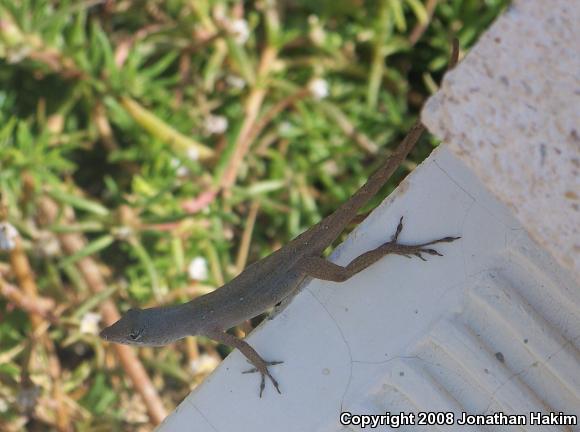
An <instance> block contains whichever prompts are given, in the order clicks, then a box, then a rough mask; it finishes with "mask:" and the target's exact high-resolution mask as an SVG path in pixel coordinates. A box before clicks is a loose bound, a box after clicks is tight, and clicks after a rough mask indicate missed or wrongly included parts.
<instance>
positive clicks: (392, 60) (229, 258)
mask: <svg viewBox="0 0 580 432" xmlns="http://www.w3.org/2000/svg"><path fill="white" fill-rule="evenodd" d="M506 3H507V0H487V1H483V0H481V1H478V0H447V1H433V0H376V1H364V0H333V1H328V0H324V1H318V2H311V1H305V0H295V1H292V0H285V1H282V0H280V1H278V2H275V1H274V0H263V1H245V2H237V1H233V0H230V1H228V0H205V1H195V0H190V1H186V0H168V1H165V2H164V1H160V0H134V1H131V0H125V1H118V2H115V1H82V2H79V1H66V0H65V1H56V0H53V1H47V0H38V1H36V0H0V191H1V194H2V196H1V200H2V202H1V204H2V210H1V214H0V215H1V217H2V220H3V221H7V222H9V223H10V224H12V225H13V226H14V227H16V229H17V230H18V232H19V233H20V235H21V237H22V245H23V248H24V251H25V254H26V256H27V257H28V260H29V262H30V265H31V266H32V273H31V274H32V275H33V278H34V282H35V284H36V285H37V289H38V294H39V295H40V296H41V297H43V298H46V299H52V300H53V302H54V305H55V307H54V309H53V310H52V313H53V314H54V317H53V318H54V319H53V321H52V323H50V325H46V326H45V327H44V329H43V330H42V332H44V334H45V335H48V338H49V339H50V340H51V341H52V343H53V344H54V351H53V352H51V350H50V349H48V348H47V347H46V346H44V345H43V344H42V343H40V342H39V340H40V337H39V335H38V331H40V330H37V331H36V332H33V331H32V330H33V328H34V326H32V324H31V315H33V314H32V313H31V311H30V310H26V308H25V309H24V310H23V309H22V308H21V307H19V305H18V302H14V301H13V300H9V299H7V298H5V297H0V429H1V430H7V431H9V430H22V429H27V430H51V429H56V430H70V429H67V428H69V427H70V426H69V425H72V427H73V428H74V429H78V430H115V429H119V430H137V429H143V430H148V429H150V428H151V425H152V424H153V422H152V421H151V420H150V419H149V418H148V416H147V411H146V409H145V408H144V404H143V402H142V400H141V399H140V397H139V395H138V394H136V392H135V390H134V389H133V386H132V384H131V383H130V381H129V380H128V379H126V376H125V374H124V371H123V369H122V368H121V366H120V365H119V363H118V362H117V361H116V357H115V356H114V355H113V354H112V353H111V352H110V350H109V349H108V348H105V347H104V344H103V343H102V342H101V341H100V340H99V339H98V338H97V336H95V335H94V334H91V332H90V331H81V323H82V322H83V320H84V319H85V320H86V319H87V318H86V314H87V313H88V312H91V311H93V312H98V311H99V305H100V304H101V302H102V301H104V300H106V299H112V300H113V301H114V303H115V304H116V305H117V306H118V308H119V309H120V310H121V311H124V310H126V309H128V308H129V307H137V306H139V307H143V305H154V304H161V303H166V302H175V301H185V300H187V299H189V298H191V297H192V296H194V295H199V294H200V293H203V292H207V290H211V289H214V288H216V287H218V286H220V285H221V284H222V283H223V281H227V280H229V279H231V278H232V277H233V276H235V274H236V273H237V272H238V271H240V270H241V269H242V268H243V266H244V265H245V263H246V262H252V261H255V260H256V259H258V258H260V257H262V256H265V255H267V254H268V253H270V252H272V251H273V250H274V249H276V248H277V247H279V246H280V245H282V244H284V243H285V242H286V241H288V240H289V239H291V238H292V237H294V236H296V235H297V234H299V233H300V232H301V231H302V230H304V229H305V228H307V227H309V226H310V225H312V224H313V223H315V222H317V221H318V220H320V218H321V217H323V216H324V215H326V214H328V213H330V212H331V211H332V210H333V209H334V208H336V206H337V205H338V204H340V203H341V202H342V201H344V200H345V199H346V198H348V196H349V195H350V194H351V193H352V192H353V191H354V190H355V189H356V188H357V187H358V186H360V185H361V184H362V183H363V182H364V181H365V179H366V178H367V176H368V174H369V173H370V172H371V171H372V170H373V169H374V168H375V167H376V166H377V164H378V163H379V162H380V161H381V160H382V159H383V158H384V156H385V155H386V154H388V150H389V149H390V148H393V146H394V145H396V142H397V140H398V139H399V138H400V137H402V136H403V134H404V133H405V132H406V130H407V129H408V127H409V126H410V125H411V124H412V123H413V121H414V120H415V119H416V118H417V115H418V112H419V109H420V107H421V106H422V104H423V102H424V101H425V99H426V98H427V97H428V96H429V95H430V94H431V93H432V92H434V91H435V90H436V84H435V83H438V82H439V80H440V78H441V76H442V73H443V70H444V68H445V65H446V62H447V59H448V56H449V46H450V40H451V38H452V37H453V36H457V37H458V38H459V41H460V45H461V47H462V50H466V49H468V48H469V47H470V46H471V45H472V44H473V43H474V42H475V41H476V39H477V38H478V36H479V35H480V34H481V33H482V32H483V31H484V30H485V29H486V28H487V27H488V26H489V25H490V23H491V22H492V21H493V20H494V19H495V18H496V17H497V16H498V14H499V13H500V12H501V11H502V9H503V8H504V7H505V6H506ZM244 26H246V27H244ZM246 29H247V34H245V30H246ZM246 36H247V37H246ZM321 80H322V81H321ZM324 83H326V85H327V86H328V95H326V96H325V97H322V98H320V97H316V95H315V94H313V93H312V88H313V86H314V87H316V85H318V86H319V87H320V86H322V88H321V89H320V90H324ZM260 92H263V94H262V96H263V98H258V97H257V96H256V95H259V94H260ZM320 96H323V95H320ZM256 99H259V100H258V101H256ZM256 102H258V103H257V104H255V105H252V104H253V103H256ZM278 108H279V110H278ZM278 111H279V112H278ZM253 114H255V115H256V117H257V120H256V121H253V120H252V119H253V117H252V115H253ZM216 116H219V117H218V118H222V120H221V122H222V123H223V119H226V120H227V127H225V128H223V131H220V130H214V131H213V132H212V131H211V130H210V129H211V126H212V125H211V121H212V120H213V121H214V123H215V120H216ZM218 123H219V122H218ZM256 124H257V125H258V126H260V127H259V130H258V129H256V127H257V126H256ZM218 126H219V125H218ZM221 126H224V125H223V124H222V125H221ZM244 127H250V129H251V130H252V131H254V132H255V133H254V136H250V138H247V139H246V141H244V137H241V133H240V131H243V130H244ZM218 129H219V128H218ZM351 129H352V130H351ZM353 131H354V132H353ZM242 134H243V132H242ZM243 145H248V151H247V152H242V154H241V157H240V158H238V159H239V160H233V158H235V157H236V154H237V153H236V151H237V150H239V148H240V147H241V146H243ZM434 145H436V143H435V141H434V140H433V139H429V140H425V141H424V142H423V143H421V144H420V146H419V148H418V150H417V151H415V152H414V153H413V155H412V158H413V160H412V161H410V162H407V163H406V164H405V166H404V167H403V169H401V170H400V172H399V173H398V175H397V176H396V178H394V179H393V181H392V182H391V183H390V184H389V186H388V187H387V188H386V189H387V190H385V194H386V193H387V192H388V191H390V190H392V189H393V188H394V187H395V186H396V184H397V183H398V181H399V180H400V179H401V178H402V176H403V175H405V174H406V172H408V171H409V170H410V169H412V168H413V166H414V164H415V163H417V162H420V161H421V160H422V159H423V158H424V157H425V156H426V155H427V154H428V153H429V152H430V151H431V149H432V147H433V146H434ZM192 149H194V150H193V153H195V154H197V156H198V158H197V159H195V158H191V155H192ZM232 166H233V167H234V170H233V172H234V173H235V176H234V177H233V179H234V180H235V181H234V182H233V183H231V184H226V188H225V193H220V194H218V195H216V196H215V197H214V199H213V200H211V199H210V200H208V202H207V203H206V204H205V205H202V206H201V208H200V209H199V211H195V212H192V211H189V210H188V209H189V208H190V207H188V206H187V204H188V203H191V201H192V200H195V199H196V198H198V197H200V196H203V194H204V193H205V194H207V193H208V191H211V190H213V188H215V187H218V186H220V185H223V184H224V178H225V177H227V176H228V175H231V174H232ZM385 194H383V196H384V195H385ZM41 197H50V199H51V200H52V201H53V202H55V203H56V204H57V205H58V208H59V209H60V210H59V211H60V213H59V217H58V218H57V219H56V221H53V222H51V223H48V224H46V223H44V224H43V223H42V221H41V218H40V219H39V213H42V212H41V210H40V209H39V199H40V198H41ZM379 200H380V197H378V198H377V199H376V200H375V203H378V202H379ZM71 210H74V219H70V214H71ZM252 212H255V214H256V215H257V216H256V217H257V220H256V223H255V224H251V217H250V218H248V215H249V214H252ZM62 233H76V234H79V235H81V236H82V237H83V238H84V239H86V246H85V247H84V248H83V249H81V250H79V251H77V252H76V253H74V254H72V255H71V254H70V253H65V252H63V250H62V248H60V249H59V247H58V244H59V237H58V235H60V234H62ZM244 233H246V235H250V234H251V236H252V237H251V238H252V241H251V244H250V243H247V242H244V241H242V239H243V237H244ZM83 257H91V258H93V259H94V260H96V262H97V263H98V265H99V266H100V267H99V269H100V271H101V273H102V277H104V278H105V280H106V281H107V284H108V287H109V289H107V290H105V291H104V292H101V293H100V294H98V295H95V293H94V291H93V290H92V289H91V286H90V282H89V281H87V280H86V279H85V278H84V277H83V274H82V273H81V272H80V271H79V268H78V263H79V261H80V260H81V259H82V258H83ZM195 257H203V258H204V259H205V260H206V261H207V263H208V267H209V275H208V277H207V280H204V281H193V280H191V279H190V278H189V277H188V272H187V267H188V264H189V262H190V261H191V260H192V259H193V258H195ZM246 257H247V258H246ZM0 276H1V279H0V280H1V281H2V282H1V283H2V284H11V285H12V286H14V287H16V288H19V285H20V283H21V279H19V278H18V275H17V274H16V270H15V268H14V263H13V262H12V261H11V257H10V252H6V251H5V252H0ZM4 294H5V295H6V293H4ZM42 320H43V318H42V317H41V321H42ZM254 324H255V323H254ZM250 328H251V326H250V324H248V326H246V327H245V328H243V329H238V331H248V330H249V329H250ZM200 352H201V353H207V354H208V355H209V356H210V357H211V356H213V357H219V356H223V355H225V354H226V352H224V351H223V350H222V347H219V349H218V350H216V349H215V347H213V346H212V345H211V343H209V342H208V341H205V340H198V341H197V342H196V343H193V342H191V341H189V342H182V343H178V344H175V345H173V346H171V347H168V348H167V349H164V350H151V349H142V350H140V351H139V358H140V359H141V361H142V362H143V364H144V365H145V367H146V369H147V371H148V372H149V373H150V376H151V377H152V379H153V383H154V385H155V387H156V388H157V391H158V393H159V395H160V397H161V399H162V400H163V402H164V405H165V407H166V408H167V409H171V408H173V407H175V406H176V404H177V403H179V402H180V401H181V400H182V399H183V397H184V396H185V395H186V394H187V393H188V392H189V391H190V390H191V388H193V387H194V386H195V385H196V384H197V383H199V382H200V381H201V380H202V379H203V377H204V376H205V374H206V373H207V371H203V370H202V371H200V370H197V371H193V370H192V369H191V367H190V362H191V361H193V360H196V359H198V358H199V353H200ZM51 359H53V360H54V359H56V360H57V361H58V362H59V363H60V382H59V384H58V385H59V386H61V389H62V392H61V397H62V398H64V400H65V405H66V406H67V409H66V411H67V412H66V414H64V415H65V420H66V421H65V423H67V425H63V424H62V421H61V422H60V423H59V415H63V414H62V413H61V414H58V410H57V409H56V408H55V406H54V405H55V401H54V399H53V398H52V396H51V395H52V394H53V393H52V391H53V386H54V385H55V382H54V377H51V375H50V373H49V372H48V371H49V369H50V361H51ZM31 401H33V402H32V403H31ZM57 403H62V401H57ZM61 420H62V419H61Z"/></svg>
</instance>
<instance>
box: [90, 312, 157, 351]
mask: <svg viewBox="0 0 580 432" xmlns="http://www.w3.org/2000/svg"><path fill="white" fill-rule="evenodd" d="M141 313H142V310H141V309H129V310H128V311H127V312H126V313H125V315H123V316H122V317H121V319H119V321H117V322H116V323H115V324H113V325H110V326H109V327H106V328H105V329H103V330H102V331H101V333H100V334H99V336H100V337H101V338H102V339H104V340H106V341H108V342H115V343H121V344H125V345H147V342H146V339H147V338H146V325H145V323H144V322H143V319H141V318H142V317H141Z"/></svg>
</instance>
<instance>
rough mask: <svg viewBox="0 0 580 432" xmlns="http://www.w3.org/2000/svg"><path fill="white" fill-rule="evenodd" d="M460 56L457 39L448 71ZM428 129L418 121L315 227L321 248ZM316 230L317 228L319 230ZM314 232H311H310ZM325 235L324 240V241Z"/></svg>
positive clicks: (371, 194) (333, 237)
mask: <svg viewBox="0 0 580 432" xmlns="http://www.w3.org/2000/svg"><path fill="white" fill-rule="evenodd" d="M458 57H459V42H458V41H457V39H454V40H453V44H452V50H451V58H450V60H449V65H448V67H447V70H450V69H452V68H454V67H455V65H456V64H457V61H458ZM425 130H426V128H425V126H424V125H423V124H422V123H421V121H420V120H418V121H417V122H416V123H415V124H414V125H413V126H412V127H411V130H410V131H409V132H408V133H407V136H405V138H404V139H403V141H401V143H400V144H399V145H398V146H397V148H396V149H395V151H394V152H393V154H392V155H391V156H390V157H389V158H388V159H387V160H386V161H385V163H384V164H383V165H382V166H381V167H380V168H379V169H378V170H377V171H376V172H375V173H374V174H373V175H371V176H370V177H369V179H368V180H367V182H366V183H365V184H364V185H362V186H361V188H360V189H359V190H357V191H356V192H355V193H354V194H353V195H352V196H351V197H350V198H349V199H348V200H347V201H346V202H344V203H343V204H342V205H341V206H340V207H339V208H338V209H337V210H336V211H335V212H334V213H332V214H331V215H328V216H327V217H326V218H324V219H323V220H321V221H320V222H319V223H318V224H316V225H315V227H317V228H318V227H319V228H321V229H316V232H317V237H318V238H317V243H318V244H320V245H323V244H326V245H329V244H331V243H332V242H333V241H334V240H335V239H336V238H337V237H338V236H339V235H340V233H341V232H342V231H343V230H344V228H345V227H346V226H347V225H348V224H349V223H350V222H351V221H352V220H353V219H354V218H355V216H356V215H357V214H358V211H359V210H360V209H361V207H363V206H364V205H365V204H367V203H368V202H369V200H370V199H371V198H372V197H373V196H374V195H375V194H376V193H378V191H379V190H380V189H381V188H382V187H383V186H384V185H385V183H386V182H387V181H388V180H389V178H390V177H391V176H392V175H393V173H394V172H395V171H396V169H397V168H398V167H399V165H401V163H402V162H403V161H404V160H405V158H406V157H407V155H408V154H409V152H410V151H411V150H412V149H413V147H415V144H416V143H417V141H419V138H421V135H423V132H425ZM315 227H313V228H315ZM309 231H310V230H309ZM320 236H323V237H324V239H322V238H320Z"/></svg>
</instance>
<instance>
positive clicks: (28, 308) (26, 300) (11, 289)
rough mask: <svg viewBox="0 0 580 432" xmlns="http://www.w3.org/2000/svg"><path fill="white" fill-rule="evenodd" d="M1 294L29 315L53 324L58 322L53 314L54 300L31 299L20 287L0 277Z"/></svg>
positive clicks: (44, 298)
mask: <svg viewBox="0 0 580 432" xmlns="http://www.w3.org/2000/svg"><path fill="white" fill-rule="evenodd" d="M0 293H1V294H2V295H3V296H4V297H6V298H7V299H8V300H9V301H10V302H11V303H13V304H14V305H15V306H16V307H18V308H19V309H22V310H23V311H24V312H26V313H28V314H29V315H38V316H40V317H41V318H42V319H43V320H46V321H49V322H51V323H54V322H55V321H56V317H55V316H54V314H53V310H54V306H55V305H54V300H53V299H51V298H48V297H41V296H36V297H35V298H30V297H28V296H26V295H25V294H23V293H22V292H21V291H20V289H18V287H16V286H15V285H12V284H10V283H8V282H6V281H5V280H4V279H3V278H2V277H0Z"/></svg>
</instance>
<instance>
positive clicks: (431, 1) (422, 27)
mask: <svg viewBox="0 0 580 432" xmlns="http://www.w3.org/2000/svg"><path fill="white" fill-rule="evenodd" d="M436 7H437V0H427V2H426V3H425V10H426V11H427V16H428V17H429V18H428V19H427V22H425V23H417V25H415V27H414V28H413V30H412V31H411V35H410V36H409V42H411V45H415V44H416V43H417V42H419V39H421V36H423V33H425V31H426V30H427V29H428V28H429V24H430V23H431V18H433V13H434V12H435V8H436Z"/></svg>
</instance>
